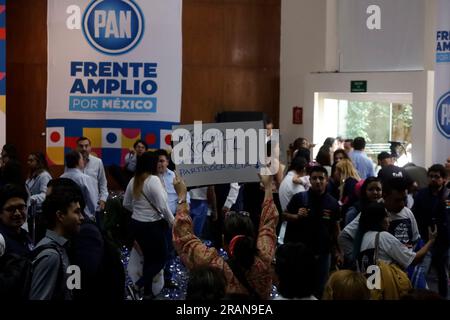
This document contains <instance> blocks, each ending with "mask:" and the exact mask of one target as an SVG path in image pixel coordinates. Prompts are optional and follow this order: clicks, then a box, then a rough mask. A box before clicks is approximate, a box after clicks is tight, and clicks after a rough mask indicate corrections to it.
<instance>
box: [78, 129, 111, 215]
mask: <svg viewBox="0 0 450 320" xmlns="http://www.w3.org/2000/svg"><path fill="white" fill-rule="evenodd" d="M77 147H78V151H79V152H80V153H81V154H82V155H83V159H84V162H85V164H84V169H83V173H85V174H87V175H88V176H90V177H92V178H93V179H94V180H95V183H96V185H97V193H98V194H99V199H100V201H99V202H98V206H97V207H96V210H97V211H100V210H103V209H105V204H106V200H107V199H108V183H107V181H106V174H105V168H104V167H103V162H102V160H101V159H99V158H97V157H95V156H93V155H92V154H91V140H89V138H87V137H80V138H78V140H77Z"/></svg>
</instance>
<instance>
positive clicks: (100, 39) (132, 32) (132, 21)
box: [83, 0, 144, 55]
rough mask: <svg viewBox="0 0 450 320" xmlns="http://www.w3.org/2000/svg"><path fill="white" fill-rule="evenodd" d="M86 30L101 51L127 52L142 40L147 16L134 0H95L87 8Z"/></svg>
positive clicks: (84, 28)
mask: <svg viewBox="0 0 450 320" xmlns="http://www.w3.org/2000/svg"><path fill="white" fill-rule="evenodd" d="M83 34H84V36H85V38H86V40H87V41H88V42H89V44H90V45H91V46H92V47H93V48H94V49H96V50H98V51H100V52H102V53H105V54H109V55H119V54H124V53H126V52H128V51H130V50H132V49H133V48H134V47H136V45H137V44H138V43H139V41H140V40H141V38H142V35H143V34H144V16H143V14H142V12H141V10H140V9H139V7H138V6H137V5H136V4H135V3H134V2H133V1H132V0H95V1H93V2H92V3H91V4H90V5H89V6H88V7H87V9H86V11H85V12H84V16H83Z"/></svg>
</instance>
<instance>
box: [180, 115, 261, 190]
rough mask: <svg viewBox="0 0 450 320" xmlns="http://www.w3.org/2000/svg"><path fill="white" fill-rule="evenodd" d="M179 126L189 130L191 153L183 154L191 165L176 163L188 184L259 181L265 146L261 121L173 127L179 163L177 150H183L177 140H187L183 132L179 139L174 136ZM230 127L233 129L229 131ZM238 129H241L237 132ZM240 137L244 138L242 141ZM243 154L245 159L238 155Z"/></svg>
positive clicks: (189, 185)
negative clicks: (207, 158)
mask: <svg viewBox="0 0 450 320" xmlns="http://www.w3.org/2000/svg"><path fill="white" fill-rule="evenodd" d="M177 129H185V130H187V131H186V133H187V134H188V135H189V137H188V140H189V141H190V142H189V145H190V147H189V149H190V150H191V152H190V155H189V156H187V157H186V155H185V154H183V157H184V158H185V159H186V158H187V159H188V161H190V162H191V164H186V163H181V164H177V172H178V174H179V175H180V176H181V177H182V178H183V179H184V181H185V183H186V186H188V187H191V186H203V185H213V184H221V183H232V182H257V181H259V177H258V173H259V169H260V163H261V161H259V160H260V158H261V157H259V156H260V155H259V152H260V148H265V147H266V142H265V136H264V132H263V130H262V129H263V122H262V121H250V122H226V123H205V124H202V125H201V128H200V127H196V125H180V126H174V127H173V133H174V149H173V153H172V160H173V161H174V162H175V163H177V160H176V157H180V154H182V153H181V152H180V153H179V152H178V150H181V148H180V149H179V147H180V145H178V143H180V144H181V141H186V140H185V138H186V137H185V136H184V135H182V136H180V137H182V139H181V141H180V142H178V139H177V138H176V137H175V134H176V130H177ZM197 129H198V131H196V130H197ZM215 129H216V130H215ZM228 129H229V130H230V131H233V132H232V133H231V132H230V133H227V130H228ZM238 129H242V131H236V130H238ZM212 130H214V131H212ZM234 133H236V135H234ZM232 135H233V137H232ZM260 135H261V136H260ZM261 137H262V139H261ZM239 139H242V140H241V142H242V143H240V142H239ZM211 154H212V155H213V157H214V156H217V157H214V163H212V162H213V159H212V158H211V159H210V162H209V163H210V164H208V162H207V161H208V160H206V156H207V155H208V156H209V155H211ZM240 155H242V158H239V156H240ZM227 156H228V158H227ZM180 158H181V157H180ZM238 159H241V160H238ZM217 160H218V161H217Z"/></svg>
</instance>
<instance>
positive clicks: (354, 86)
mask: <svg viewBox="0 0 450 320" xmlns="http://www.w3.org/2000/svg"><path fill="white" fill-rule="evenodd" d="M351 92H367V80H357V81H351Z"/></svg>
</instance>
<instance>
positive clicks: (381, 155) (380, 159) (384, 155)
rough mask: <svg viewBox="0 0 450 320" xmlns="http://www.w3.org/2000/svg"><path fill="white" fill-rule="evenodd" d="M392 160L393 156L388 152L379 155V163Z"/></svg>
mask: <svg viewBox="0 0 450 320" xmlns="http://www.w3.org/2000/svg"><path fill="white" fill-rule="evenodd" d="M389 158H392V155H391V154H390V153H388V152H386V151H383V152H381V153H380V154H379V155H378V161H383V160H384V159H389Z"/></svg>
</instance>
